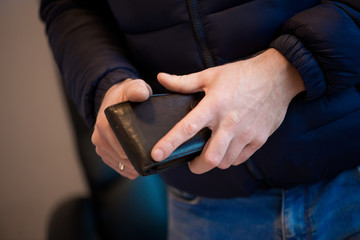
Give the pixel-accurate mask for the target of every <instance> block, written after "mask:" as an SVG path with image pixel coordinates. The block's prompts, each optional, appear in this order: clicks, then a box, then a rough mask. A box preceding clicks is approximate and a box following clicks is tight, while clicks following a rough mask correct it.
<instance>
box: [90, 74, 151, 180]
mask: <svg viewBox="0 0 360 240" xmlns="http://www.w3.org/2000/svg"><path fill="white" fill-rule="evenodd" d="M151 94H152V90H151V88H150V86H149V85H148V84H147V83H145V82H144V81H143V80H140V79H135V80H134V79H127V80H125V81H123V82H121V83H118V84H115V85H114V86H112V87H111V88H110V89H109V90H108V91H107V92H106V94H105V96H104V99H103V101H102V103H101V106H100V109H99V113H98V116H97V118H96V123H95V127H94V132H93V134H92V137H91V141H92V143H93V144H94V145H95V146H96V153H97V154H98V155H99V156H100V157H101V158H102V159H103V161H104V162H105V163H106V164H107V165H109V166H110V167H111V168H113V169H114V170H115V171H117V172H118V173H120V174H121V175H123V176H125V177H127V178H130V179H135V178H137V177H138V176H139V174H138V173H137V172H136V171H135V169H134V167H133V166H132V164H131V163H130V161H129V159H128V158H127V156H126V154H125V152H124V150H123V149H122V147H121V145H120V143H119V142H118V140H117V138H116V136H115V134H114V133H113V131H112V129H111V127H110V125H109V123H108V121H107V119H106V116H105V114H104V110H105V108H107V107H108V106H110V105H113V104H116V103H119V102H124V101H133V102H142V101H145V100H146V99H148V98H149V96H150V95H151ZM120 163H121V165H119V164H120Z"/></svg>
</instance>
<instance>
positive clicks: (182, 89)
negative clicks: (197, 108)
mask: <svg viewBox="0 0 360 240" xmlns="http://www.w3.org/2000/svg"><path fill="white" fill-rule="evenodd" d="M157 79H158V81H159V82H160V84H161V85H163V86H164V87H165V88H167V89H168V90H170V91H173V92H179V93H195V92H200V91H202V89H203V83H202V81H201V78H200V73H192V74H188V75H171V74H168V73H159V74H158V75H157Z"/></svg>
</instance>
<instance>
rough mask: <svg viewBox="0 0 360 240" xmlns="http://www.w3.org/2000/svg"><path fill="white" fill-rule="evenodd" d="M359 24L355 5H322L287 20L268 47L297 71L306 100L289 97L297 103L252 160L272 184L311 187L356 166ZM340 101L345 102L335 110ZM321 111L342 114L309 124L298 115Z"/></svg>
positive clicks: (359, 7)
mask: <svg viewBox="0 0 360 240" xmlns="http://www.w3.org/2000/svg"><path fill="white" fill-rule="evenodd" d="M359 25H360V1H352V0H340V1H321V3H320V4H318V5H316V6H315V7H313V8H309V9H307V10H305V11H303V12H300V13H298V14H296V15H295V16H293V17H292V18H290V19H289V20H287V21H286V23H285V24H284V27H283V29H282V33H281V34H280V35H279V36H278V37H277V38H276V39H275V40H274V41H273V42H272V43H271V47H274V48H276V49H277V50H279V51H280V52H281V53H282V54H283V55H284V56H285V57H286V58H287V59H288V60H289V61H290V62H291V63H292V64H293V65H294V66H295V67H296V68H297V69H298V71H299V73H300V75H301V76H302V78H303V80H304V83H305V87H306V94H305V100H304V99H303V98H301V97H298V98H296V99H294V102H301V104H297V105H296V107H294V108H296V109H294V108H289V110H288V112H287V117H286V119H285V120H284V122H283V124H282V125H281V126H280V127H279V129H278V130H277V131H276V132H275V133H274V134H273V135H272V136H270V138H269V140H268V142H267V143H266V144H265V145H264V146H263V147H262V148H261V149H259V150H258V151H257V152H256V153H255V154H254V155H253V157H252V160H253V163H254V164H255V166H256V167H258V169H259V170H260V171H261V172H262V173H263V175H264V177H265V179H266V180H267V182H268V183H270V185H271V186H275V187H291V186H294V185H297V184H302V183H311V182H315V181H318V180H320V179H323V178H325V177H330V176H335V175H336V174H339V173H340V172H342V171H345V170H347V169H351V168H354V167H356V166H357V165H359V164H360V159H359V155H358V153H359V150H358V149H359V143H360V140H359V133H360V128H359V121H358V119H359V117H360V112H359V111H358V110H357V106H358V103H356V102H354V104H351V101H358V96H359V93H358V91H357V90H355V88H354V86H357V87H358V89H360V88H359V86H360V27H359ZM324 96H326V98H323V97H324ZM322 99H324V101H322ZM343 99H347V103H350V104H347V105H344V106H339V104H341V103H339V102H338V101H343ZM308 100H313V101H308ZM343 102H344V101H343ZM323 103H324V104H323ZM355 103H356V104H355ZM324 105H326V107H324ZM324 112H326V114H329V112H334V113H336V114H337V115H336V114H335V115H334V116H340V115H341V114H340V113H344V115H343V116H342V117H341V118H339V119H337V121H333V122H322V123H321V124H318V125H316V124H317V120H316V119H317V118H316V117H314V119H315V120H314V119H312V120H314V123H315V125H313V126H310V125H307V123H306V121H307V120H305V119H304V116H303V115H302V114H307V115H306V116H310V115H313V114H316V113H318V116H321V115H322V114H323V113H324ZM349 112H351V114H349V115H346V114H347V113H349ZM287 119H292V120H291V121H287ZM318 120H320V121H321V117H319V118H318ZM294 125H296V126H297V127H296V128H294V127H293V126H294ZM320 126H321V127H320ZM292 131H293V132H292ZM284 136H288V137H284ZM272 153H274V154H273V155H272ZM269 159H271V160H269Z"/></svg>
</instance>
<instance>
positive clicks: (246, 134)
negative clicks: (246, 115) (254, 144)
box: [241, 127, 255, 142]
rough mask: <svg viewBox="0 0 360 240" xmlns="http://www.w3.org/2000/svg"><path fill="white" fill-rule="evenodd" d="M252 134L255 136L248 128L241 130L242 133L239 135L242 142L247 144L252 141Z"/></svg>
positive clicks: (251, 129) (253, 130)
mask: <svg viewBox="0 0 360 240" xmlns="http://www.w3.org/2000/svg"><path fill="white" fill-rule="evenodd" d="M254 134H255V129H254V128H249V127H248V128H245V129H243V131H242V133H241V138H242V139H243V140H244V141H247V142H249V141H250V140H251V139H253V136H254Z"/></svg>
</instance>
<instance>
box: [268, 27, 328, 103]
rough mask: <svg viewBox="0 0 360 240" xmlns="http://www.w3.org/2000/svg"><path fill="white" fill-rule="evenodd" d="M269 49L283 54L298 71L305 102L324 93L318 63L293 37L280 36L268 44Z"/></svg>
mask: <svg viewBox="0 0 360 240" xmlns="http://www.w3.org/2000/svg"><path fill="white" fill-rule="evenodd" d="M270 47H272V48H275V49H276V50H278V51H279V52H280V53H281V54H283V55H284V56H285V57H286V58H287V59H288V61H289V62H291V63H292V65H293V66H294V67H295V68H296V69H297V70H298V71H299V73H300V75H301V77H302V79H303V81H304V84H305V88H306V93H305V99H306V100H311V99H315V98H318V97H320V96H321V95H323V94H324V93H325V92H326V82H325V78H324V75H323V72H322V70H321V68H320V66H319V64H318V62H317V61H316V59H315V57H314V55H313V54H312V53H311V52H310V51H309V50H308V49H307V48H306V47H305V46H304V45H303V44H302V43H301V42H300V41H299V40H298V39H297V38H296V37H295V36H293V35H289V34H284V35H281V36H280V37H278V38H276V39H275V40H274V41H273V42H272V43H271V44H270Z"/></svg>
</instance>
